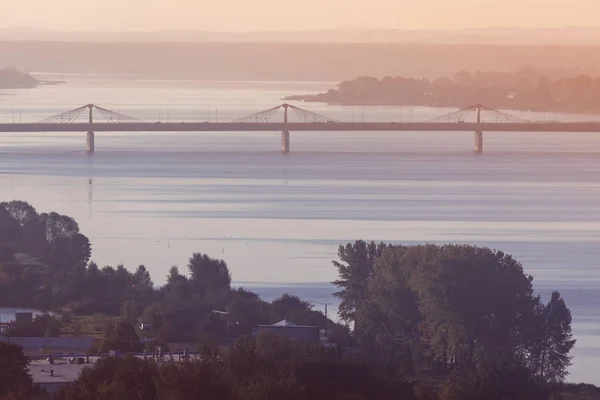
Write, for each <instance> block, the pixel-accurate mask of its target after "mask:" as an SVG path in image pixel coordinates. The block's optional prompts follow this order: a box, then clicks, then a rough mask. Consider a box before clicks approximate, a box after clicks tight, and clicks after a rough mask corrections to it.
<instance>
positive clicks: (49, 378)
mask: <svg viewBox="0 0 600 400" xmlns="http://www.w3.org/2000/svg"><path fill="white" fill-rule="evenodd" d="M86 366H87V365H85V364H79V363H76V364H70V363H68V362H66V361H57V362H55V363H54V364H48V362H47V361H44V360H32V361H30V363H29V367H28V370H29V374H30V375H31V378H32V379H33V383H34V384H36V385H38V386H39V387H40V388H42V389H44V390H45V391H46V392H48V394H49V395H50V398H51V399H53V398H54V395H55V393H56V392H57V391H58V389H60V388H61V387H62V386H65V385H68V384H69V383H72V382H75V381H76V380H77V379H78V378H79V376H80V375H81V372H82V371H83V369H84V368H85V367H86Z"/></svg>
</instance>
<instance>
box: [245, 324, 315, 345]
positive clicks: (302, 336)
mask: <svg viewBox="0 0 600 400" xmlns="http://www.w3.org/2000/svg"><path fill="white" fill-rule="evenodd" d="M252 333H253V334H254V335H259V334H261V333H271V334H275V335H277V336H279V337H284V338H287V339H292V340H297V341H300V342H304V343H319V341H320V340H321V334H320V330H319V327H318V326H307V325H296V324H294V323H293V322H290V321H286V320H283V321H279V322H278V323H276V324H273V325H257V326H255V327H254V328H253V329H252Z"/></svg>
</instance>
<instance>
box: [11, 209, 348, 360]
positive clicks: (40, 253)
mask: <svg viewBox="0 0 600 400" xmlns="http://www.w3.org/2000/svg"><path fill="white" fill-rule="evenodd" d="M90 256H91V245H90V242H89V240H88V239H87V238H86V237H85V236H84V235H82V234H81V233H79V228H78V225H77V223H76V222H75V221H74V220H73V219H72V218H70V217H67V216H63V215H59V214H56V213H50V214H38V213H37V211H36V210H35V209H34V208H33V207H32V206H31V205H29V204H27V203H25V202H20V201H13V202H10V203H2V204H0V307H32V308H38V309H42V310H47V311H54V312H57V313H60V314H62V316H63V319H62V321H63V322H65V321H68V320H69V319H70V316H81V315H94V314H103V315H105V316H112V317H120V319H121V321H122V322H121V323H117V324H116V325H115V324H109V325H108V326H106V327H105V328H104V329H103V332H102V333H103V334H104V336H107V337H112V336H114V335H115V332H119V333H118V334H116V335H117V336H119V335H120V334H121V333H122V332H129V333H127V334H129V337H130V338H131V337H134V338H135V337H137V336H139V334H140V333H142V332H138V333H135V329H134V327H136V326H137V325H138V323H139V322H144V323H145V324H148V325H151V326H152V332H151V333H148V334H147V335H146V336H151V337H152V338H153V342H154V343H158V344H162V345H163V346H165V345H166V343H169V342H177V343H194V342H198V341H200V340H203V341H209V342H217V341H229V340H233V339H234V338H236V337H239V336H240V335H244V334H249V333H251V331H252V328H253V327H254V326H255V325H258V324H272V323H275V322H279V321H280V320H282V319H290V320H292V321H293V322H294V323H296V324H306V325H311V326H318V327H320V328H322V329H326V330H327V331H328V332H329V333H330V338H331V340H333V341H335V342H337V343H340V344H348V343H349V341H350V335H349V330H348V329H347V328H346V327H344V326H342V325H339V324H336V323H334V322H332V321H331V320H328V319H327V318H326V317H325V316H324V315H323V314H322V313H321V312H318V311H315V310H313V309H312V308H313V307H312V305H311V304H310V303H308V302H305V301H302V300H301V299H299V298H298V297H296V296H291V295H284V296H281V297H280V298H278V299H276V300H274V301H272V302H265V301H263V300H262V299H261V298H260V297H259V296H258V295H257V294H255V293H252V292H250V291H247V290H244V289H243V288H232V286H231V274H230V272H229V269H228V267H227V264H226V263H225V262H224V261H222V260H218V259H212V258H210V257H209V256H207V255H205V254H200V253H197V254H194V255H192V257H191V258H190V260H189V262H188V265H187V275H184V274H182V273H180V271H179V269H178V268H177V267H175V266H174V267H171V269H170V271H169V273H168V276H167V281H166V284H164V285H163V286H160V287H157V286H156V285H154V283H153V281H152V278H151V276H150V274H149V272H148V270H147V269H146V268H145V267H144V266H143V265H140V266H139V267H138V268H137V269H135V270H134V271H133V272H131V271H129V270H128V269H126V268H125V267H124V266H123V265H119V266H117V267H111V266H105V267H102V268H100V267H99V266H98V265H97V264H95V263H93V262H89V259H90ZM214 311H218V312H220V313H215V312H214ZM223 313H226V316H225V317H224V316H223V315H224V314H223ZM123 323H125V324H126V325H129V328H127V327H124V326H122V325H123ZM59 331H60V324H59V323H57V320H56V319H54V318H52V317H50V316H40V317H38V318H36V320H35V321H34V322H33V324H28V325H20V326H17V325H15V326H14V327H12V328H11V331H10V334H12V335H13V336H47V335H56V334H58V332H59ZM130 332H134V333H133V335H131V333H130ZM124 334H125V333H124ZM134 335H136V336H134ZM135 342H136V343H137V345H135V346H133V347H131V346H126V347H125V348H119V347H115V346H114V345H115V343H122V341H119V340H117V339H115V338H114V337H113V338H112V341H111V340H109V339H107V341H106V343H104V344H101V347H100V349H98V350H101V349H103V350H107V349H109V347H111V346H113V347H112V348H111V349H114V350H140V348H139V346H140V345H139V338H138V339H137V340H135Z"/></svg>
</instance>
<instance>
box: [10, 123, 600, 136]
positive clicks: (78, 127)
mask: <svg viewBox="0 0 600 400" xmlns="http://www.w3.org/2000/svg"><path fill="white" fill-rule="evenodd" d="M87 131H94V132H281V131H290V132H303V131H304V132H474V131H483V132H565V133H567V132H600V122H535V123H532V122H527V123H480V124H477V123H433V122H389V123H387V122H364V123H361V122H358V123H356V122H331V123H320V122H319V123H287V124H284V123H272V122H267V123H260V122H256V123H236V122H171V123H158V122H157V123H94V124H91V125H90V124H88V123H69V124H60V123H58V124H54V123H53V124H43V123H24V124H0V132H4V133H8V132H10V133H12V132H24V133H25V132H27V133H46V132H87Z"/></svg>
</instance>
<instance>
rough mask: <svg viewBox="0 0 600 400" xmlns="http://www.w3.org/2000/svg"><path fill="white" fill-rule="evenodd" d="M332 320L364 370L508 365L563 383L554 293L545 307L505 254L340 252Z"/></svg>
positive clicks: (567, 331)
mask: <svg viewBox="0 0 600 400" xmlns="http://www.w3.org/2000/svg"><path fill="white" fill-rule="evenodd" d="M339 258H340V261H339V262H337V261H336V262H334V264H335V265H336V266H337V268H338V271H339V276H340V279H339V280H338V281H336V282H335V284H336V285H338V286H339V287H340V289H341V290H340V291H339V292H338V293H337V294H336V295H337V296H338V297H339V298H340V299H341V300H342V301H341V304H340V312H339V316H340V318H341V319H342V320H343V321H345V322H346V323H348V324H352V325H353V327H354V331H353V333H354V337H355V339H356V340H357V342H358V343H359V345H360V346H361V347H362V348H363V350H364V351H365V354H366V355H367V356H368V357H369V359H370V361H371V362H373V363H375V362H380V363H381V364H383V365H390V366H391V365H394V366H397V368H399V369H400V370H401V371H403V372H404V373H406V374H414V373H418V372H419V371H420V370H422V369H432V370H435V371H450V370H466V371H468V370H474V369H477V368H478V367H479V366H481V365H482V364H484V363H486V362H489V361H490V360H492V361H494V360H495V361H502V362H508V363H509V364H511V365H515V366H519V368H521V367H522V368H523V369H525V370H528V371H529V372H530V373H531V374H533V375H534V376H537V377H538V378H540V379H542V380H544V381H555V382H559V381H562V380H563V379H564V378H565V376H566V374H567V367H568V366H569V365H570V364H571V357H570V356H569V353H570V351H571V349H572V348H573V346H574V345H575V340H574V339H573V335H572V332H571V312H570V311H569V309H568V308H567V306H566V305H565V302H564V300H563V299H562V298H561V296H560V293H558V292H553V293H552V296H551V298H550V299H549V300H548V302H547V303H546V304H545V303H543V302H542V300H541V299H540V297H539V296H535V295H534V294H533V287H532V281H533V277H531V276H529V275H526V274H525V273H524V271H523V267H522V265H521V264H520V263H519V262H518V261H516V260H515V259H514V258H512V257H511V256H510V255H507V254H504V253H503V252H501V251H496V250H490V249H488V248H482V247H475V246H465V245H445V246H436V245H420V246H403V245H388V244H384V243H380V244H376V243H365V242H363V241H357V242H356V243H352V244H348V245H346V246H341V247H340V249H339Z"/></svg>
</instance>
